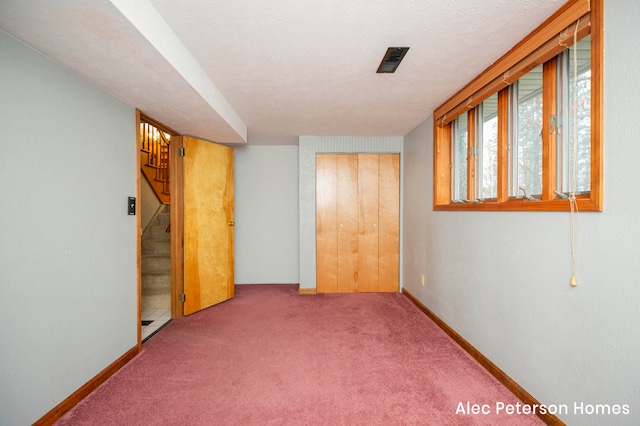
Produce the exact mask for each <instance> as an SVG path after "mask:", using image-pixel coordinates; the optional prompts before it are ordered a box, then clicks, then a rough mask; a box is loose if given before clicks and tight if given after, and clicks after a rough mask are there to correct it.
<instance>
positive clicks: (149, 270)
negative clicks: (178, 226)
mask: <svg viewBox="0 0 640 426" xmlns="http://www.w3.org/2000/svg"><path fill="white" fill-rule="evenodd" d="M169 223H170V206H169V205H168V204H164V205H162V206H161V207H160V209H159V211H158V213H157V214H156V216H155V218H154V219H153V220H152V221H151V223H150V224H149V226H147V228H146V229H145V231H144V233H143V234H142V266H141V268H142V310H143V311H146V310H154V309H171V233H170V232H168V230H169Z"/></svg>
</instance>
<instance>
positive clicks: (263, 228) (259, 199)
mask: <svg viewBox="0 0 640 426" xmlns="http://www.w3.org/2000/svg"><path fill="white" fill-rule="evenodd" d="M234 161H235V166H234V180H235V222H236V226H235V282H236V284H275V283H281V284H297V283H298V282H299V273H298V259H299V257H298V147H297V146H243V147H234Z"/></svg>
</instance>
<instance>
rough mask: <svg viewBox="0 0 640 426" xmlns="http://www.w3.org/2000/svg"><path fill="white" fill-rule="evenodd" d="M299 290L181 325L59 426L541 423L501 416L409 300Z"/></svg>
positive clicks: (483, 384)
mask: <svg viewBox="0 0 640 426" xmlns="http://www.w3.org/2000/svg"><path fill="white" fill-rule="evenodd" d="M297 289H298V286H297V285H241V286H236V297H235V299H233V300H231V301H228V302H225V303H223V304H220V305H218V306H214V307H212V308H209V309H207V310H205V311H202V312H200V313H197V314H194V315H191V316H189V317H185V318H181V319H175V320H173V321H172V322H171V323H170V324H168V325H167V326H166V327H165V328H164V329H163V330H161V331H160V332H159V333H158V334H156V335H155V336H154V337H152V338H151V339H150V340H149V341H147V342H146V343H145V344H144V345H143V350H142V352H141V353H140V354H139V355H138V356H137V357H136V358H135V359H134V360H132V361H131V362H130V363H129V364H127V365H126V366H125V367H124V368H122V369H121V370H120V371H118V372H117V373H116V374H115V375H114V376H112V377H111V378H110V379H109V380H107V381H106V382H105V383H104V384H103V385H101V386H100V387H99V388H98V389H96V391H95V392H93V393H92V394H91V395H89V397H87V398H86V399H85V400H83V401H82V402H81V403H79V404H78V405H77V406H76V407H75V408H74V409H72V410H71V411H69V412H68V413H67V414H66V415H65V416H63V417H62V418H61V419H60V420H59V421H58V423H57V424H59V425H498V424H503V425H534V424H536V425H537V424H542V422H541V421H540V420H539V419H538V418H536V417H535V416H532V415H522V414H520V415H518V414H511V415H509V414H505V413H504V412H501V413H499V414H498V413H496V410H497V406H496V405H497V404H499V403H504V404H516V403H517V402H518V400H517V399H516V398H515V396H513V394H511V393H510V392H509V391H508V390H507V389H506V388H504V386H502V385H501V384H500V383H499V382H498V381H497V380H495V379H494V378H493V377H492V376H490V375H489V373H487V372H486V371H485V370H484V369H483V368H482V367H480V366H479V364H478V363H477V362H476V361H475V360H473V359H472V358H471V357H470V356H468V355H467V354H466V353H465V352H464V351H463V350H462V349H461V348H460V347H459V346H457V345H456V344H455V343H454V342H453V341H452V340H451V339H450V338H449V337H448V336H447V335H446V334H444V332H442V331H441V330H440V329H439V328H438V327H437V326H436V325H435V324H434V323H433V322H432V321H431V320H430V319H429V318H428V317H426V316H425V315H424V314H423V313H422V312H421V311H420V310H419V309H418V308H417V307H415V306H414V305H413V304H412V303H411V302H410V301H409V300H408V299H406V298H405V297H404V296H403V295H401V294H397V293H384V294H382V293H378V294H371V293H370V294H331V295H326V294H325V295H298V293H297ZM467 401H469V402H471V403H472V404H480V405H482V404H488V407H489V408H490V411H491V414H475V415H474V414H461V413H456V410H457V409H458V408H460V407H459V403H461V402H462V403H463V405H464V406H465V408H466V403H467Z"/></svg>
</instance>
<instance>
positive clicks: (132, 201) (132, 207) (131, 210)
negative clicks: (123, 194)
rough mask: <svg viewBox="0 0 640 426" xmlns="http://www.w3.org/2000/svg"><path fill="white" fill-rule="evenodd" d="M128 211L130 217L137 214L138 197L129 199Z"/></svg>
mask: <svg viewBox="0 0 640 426" xmlns="http://www.w3.org/2000/svg"><path fill="white" fill-rule="evenodd" d="M127 211H128V212H129V215H130V216H131V215H135V214H136V197H129V206H128V210H127Z"/></svg>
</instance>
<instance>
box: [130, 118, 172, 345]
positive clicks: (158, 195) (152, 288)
mask: <svg viewBox="0 0 640 426" xmlns="http://www.w3.org/2000/svg"><path fill="white" fill-rule="evenodd" d="M137 129H138V144H139V161H140V167H139V196H138V200H139V201H138V204H139V206H140V209H139V211H140V213H139V215H140V223H141V226H140V232H139V234H138V235H139V239H140V241H139V242H140V291H139V309H138V310H139V323H140V338H141V341H142V342H144V341H145V340H147V339H149V338H150V337H151V336H153V335H154V334H155V333H157V332H158V331H159V330H160V329H162V328H163V327H164V326H165V325H166V324H168V323H169V322H170V321H171V319H172V317H173V316H172V297H171V294H172V276H171V275H172V257H173V256H172V253H173V250H172V244H171V230H172V227H171V224H172V223H171V190H170V184H171V176H170V150H171V145H172V144H175V143H178V140H177V139H178V138H179V135H178V134H177V132H175V131H173V130H171V129H170V128H168V127H166V126H164V125H163V124H161V123H158V122H157V121H155V120H153V119H151V118H150V117H148V116H146V115H144V114H142V113H140V112H138V117H137Z"/></svg>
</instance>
